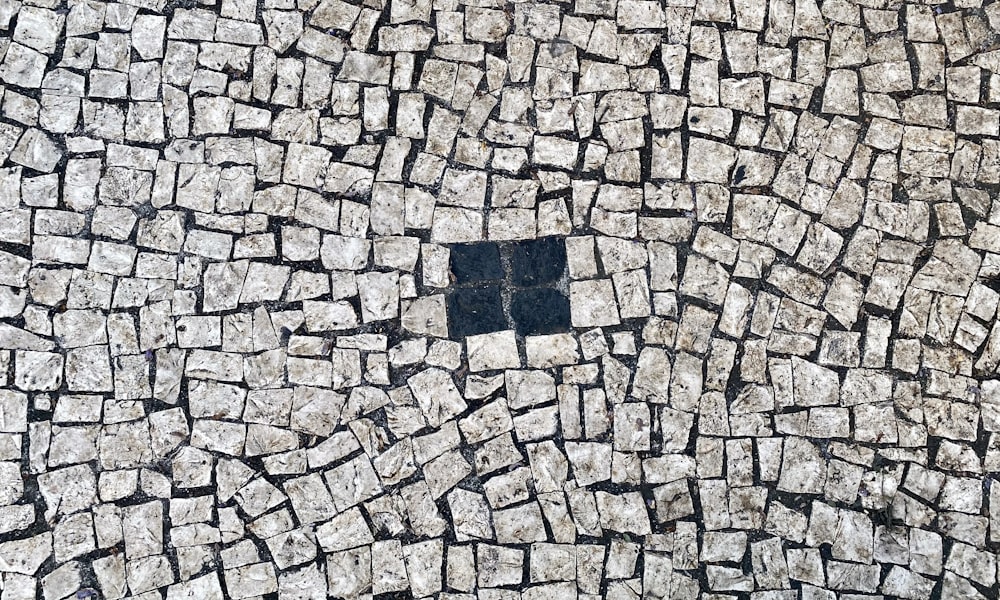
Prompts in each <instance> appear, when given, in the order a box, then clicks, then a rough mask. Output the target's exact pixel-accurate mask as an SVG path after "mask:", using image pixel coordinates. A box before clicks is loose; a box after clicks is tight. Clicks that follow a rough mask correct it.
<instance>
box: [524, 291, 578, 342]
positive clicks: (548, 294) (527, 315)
mask: <svg viewBox="0 0 1000 600" xmlns="http://www.w3.org/2000/svg"><path fill="white" fill-rule="evenodd" d="M510 315H511V317H513V319H514V328H515V329H516V330H517V332H518V333H519V334H521V335H537V334H545V333H560V332H564V331H569V325H570V322H569V299H568V298H566V296H564V295H563V294H562V293H561V292H559V291H558V290H554V289H551V288H533V289H527V290H518V291H515V292H514V298H513V300H512V301H511V303H510Z"/></svg>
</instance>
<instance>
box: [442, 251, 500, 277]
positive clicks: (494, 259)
mask: <svg viewBox="0 0 1000 600" xmlns="http://www.w3.org/2000/svg"><path fill="white" fill-rule="evenodd" d="M451 274H452V275H454V276H455V283H472V282H476V281H489V280H493V279H500V278H501V277H503V269H502V268H501V267H500V248H499V247H498V246H497V245H496V244H494V243H492V242H485V243H482V244H459V245H455V246H452V247H451Z"/></svg>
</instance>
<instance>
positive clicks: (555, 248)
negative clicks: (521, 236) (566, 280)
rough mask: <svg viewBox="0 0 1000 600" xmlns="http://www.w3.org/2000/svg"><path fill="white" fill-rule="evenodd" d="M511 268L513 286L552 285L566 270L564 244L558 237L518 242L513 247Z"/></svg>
mask: <svg viewBox="0 0 1000 600" xmlns="http://www.w3.org/2000/svg"><path fill="white" fill-rule="evenodd" d="M511 268H512V269H513V274H512V275H513V277H512V281H513V283H514V285H518V286H522V287H526V286H531V285H540V284H543V283H552V282H553V281H556V280H558V279H559V278H560V277H562V274H563V270H564V269H565V268H566V243H565V242H564V241H563V238H558V237H544V238H539V239H537V240H528V241H525V242H519V243H517V244H515V245H514V253H513V256H512V257H511Z"/></svg>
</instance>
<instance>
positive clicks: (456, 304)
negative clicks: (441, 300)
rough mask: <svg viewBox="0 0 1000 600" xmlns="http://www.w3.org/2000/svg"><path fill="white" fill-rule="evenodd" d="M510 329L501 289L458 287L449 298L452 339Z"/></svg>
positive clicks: (449, 329)
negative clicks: (505, 315)
mask: <svg viewBox="0 0 1000 600" xmlns="http://www.w3.org/2000/svg"><path fill="white" fill-rule="evenodd" d="M506 328H507V321H506V319H505V318H504V315H503V302H502V301H501V300H500V288H499V287H498V286H495V285H491V286H486V287H479V288H458V289H455V290H453V291H452V292H451V293H450V294H449V295H448V333H449V334H450V335H451V337H452V339H459V338H463V337H465V336H468V335H478V334H480V333H490V332H493V331H500V330H503V329H506Z"/></svg>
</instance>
